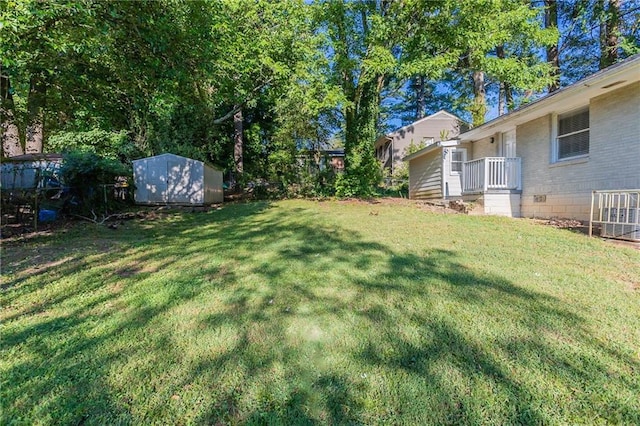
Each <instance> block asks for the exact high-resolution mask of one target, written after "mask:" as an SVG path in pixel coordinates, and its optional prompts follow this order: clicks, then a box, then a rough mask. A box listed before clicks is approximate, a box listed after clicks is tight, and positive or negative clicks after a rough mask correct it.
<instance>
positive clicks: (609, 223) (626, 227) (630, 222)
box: [600, 207, 640, 241]
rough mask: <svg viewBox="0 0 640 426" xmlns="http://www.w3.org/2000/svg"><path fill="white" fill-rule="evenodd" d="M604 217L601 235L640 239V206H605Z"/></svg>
mask: <svg viewBox="0 0 640 426" xmlns="http://www.w3.org/2000/svg"><path fill="white" fill-rule="evenodd" d="M627 213H628V214H627ZM602 219H603V220H604V223H603V224H602V228H601V229H600V236H602V237H607V238H619V239H622V240H630V241H640V208H630V209H622V208H621V209H618V208H615V207H611V208H604V209H603V210H602Z"/></svg>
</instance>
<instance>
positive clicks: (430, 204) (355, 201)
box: [338, 197, 462, 215]
mask: <svg viewBox="0 0 640 426" xmlns="http://www.w3.org/2000/svg"><path fill="white" fill-rule="evenodd" d="M338 203H339V204H348V205H369V206H405V207H416V208H419V209H420V210H423V211H428V212H432V213H446V214H452V213H461V212H462V211H461V209H459V208H452V207H451V205H450V202H449V201H425V200H410V199H408V198H392V197H383V198H370V199H359V198H347V199H345V200H338ZM374 215H375V212H374Z"/></svg>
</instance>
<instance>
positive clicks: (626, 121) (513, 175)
mask: <svg viewBox="0 0 640 426" xmlns="http://www.w3.org/2000/svg"><path fill="white" fill-rule="evenodd" d="M405 160H407V161H408V162H409V180H410V184H409V185H410V186H409V196H410V198H415V199H429V198H447V197H450V198H454V197H455V198H462V199H464V200H467V201H473V202H476V203H477V204H478V205H479V206H482V207H483V209H484V213H487V214H499V215H507V216H514V217H518V216H524V217H540V218H551V217H562V218H573V219H578V220H583V221H586V220H589V219H590V209H591V199H592V191H601V190H616V191H619V190H636V191H638V190H640V55H635V56H633V57H631V58H628V59H627V60H625V61H623V62H620V63H618V64H616V65H613V66H611V67H609V68H607V69H604V70H602V71H599V72H597V73H595V74H593V75H591V76H589V77H587V78H585V79H583V80H581V81H579V82H577V83H575V84H573V85H571V86H568V87H566V88H563V89H561V90H558V91H556V92H554V93H552V94H550V95H547V96H545V97H543V98H541V99H539V100H537V101H534V102H532V103H530V104H527V105H525V106H523V107H521V108H520V109H518V110H516V111H513V112H511V113H509V114H507V115H504V116H501V117H498V118H496V119H494V120H492V121H489V122H487V123H485V124H483V125H481V126H479V127H476V128H474V129H471V130H469V131H467V132H464V133H462V134H460V135H459V136H458V138H456V140H453V141H443V142H438V143H436V144H433V145H430V146H428V147H426V148H424V149H422V150H420V151H418V152H416V153H414V154H412V155H409V156H407V157H406V158H405ZM458 188H460V189H458ZM627 192H628V191H627ZM629 197H630V198H629ZM629 197H627V198H624V200H626V201H625V202H628V201H630V202H631V207H630V208H631V209H634V208H636V207H634V206H635V205H637V206H640V204H637V203H640V201H639V200H638V195H637V193H636V195H633V194H632V195H630V196H629ZM634 197H635V198H634ZM634 203H635V204H634ZM611 212H613V210H611ZM605 213H606V212H605ZM625 214H627V216H628V218H626V219H625V220H629V219H633V217H635V219H633V220H636V221H637V220H638V219H637V217H638V216H640V209H638V211H637V212H636V213H634V212H632V211H628V212H627V213H625ZM632 216H633V217H632ZM638 235H640V231H638Z"/></svg>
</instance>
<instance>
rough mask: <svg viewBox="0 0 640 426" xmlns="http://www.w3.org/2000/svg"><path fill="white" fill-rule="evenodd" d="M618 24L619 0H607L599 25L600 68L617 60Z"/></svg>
mask: <svg viewBox="0 0 640 426" xmlns="http://www.w3.org/2000/svg"><path fill="white" fill-rule="evenodd" d="M603 6H604V5H603ZM619 24H620V0H608V1H607V8H606V10H605V11H604V20H603V22H602V24H601V26H600V69H603V68H606V67H608V66H610V65H613V64H615V63H616V62H617V61H618V48H619V44H620V41H619V40H618V32H619V28H618V26H619Z"/></svg>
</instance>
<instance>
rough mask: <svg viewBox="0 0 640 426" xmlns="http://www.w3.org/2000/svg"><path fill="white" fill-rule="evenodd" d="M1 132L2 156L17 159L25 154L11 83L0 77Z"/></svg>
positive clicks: (6, 78)
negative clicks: (16, 118)
mask: <svg viewBox="0 0 640 426" xmlns="http://www.w3.org/2000/svg"><path fill="white" fill-rule="evenodd" d="M0 122H1V123H2V124H1V125H0V131H1V132H2V155H3V156H5V157H15V156H16V155H22V154H24V150H23V149H22V144H21V143H20V131H19V130H18V126H17V125H16V122H15V114H14V105H13V95H12V94H11V81H10V80H9V77H8V76H4V75H0Z"/></svg>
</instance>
